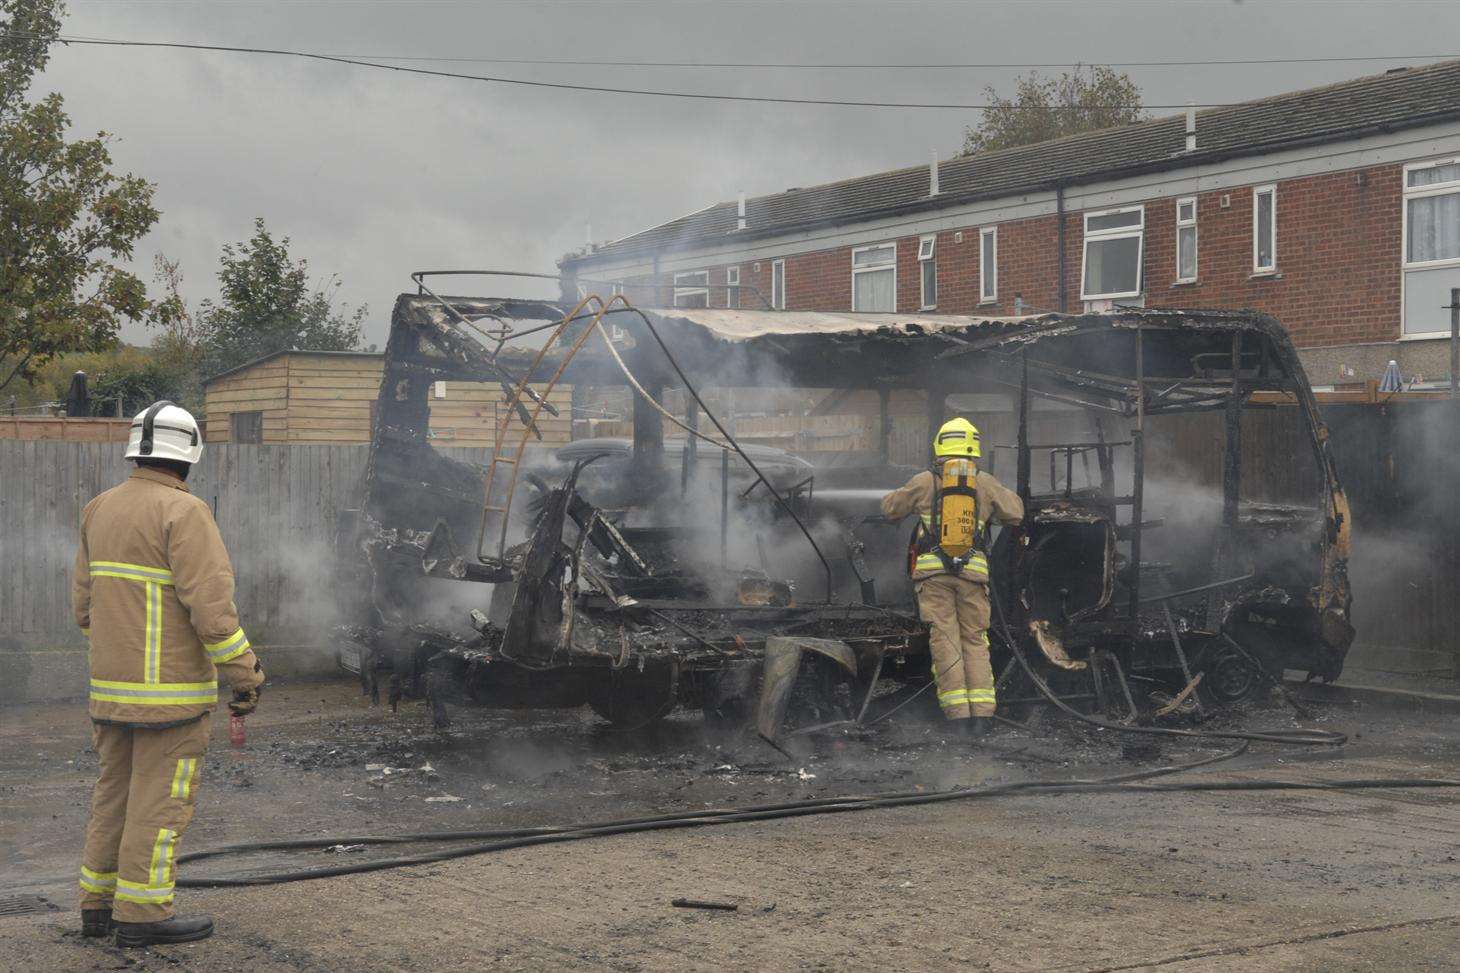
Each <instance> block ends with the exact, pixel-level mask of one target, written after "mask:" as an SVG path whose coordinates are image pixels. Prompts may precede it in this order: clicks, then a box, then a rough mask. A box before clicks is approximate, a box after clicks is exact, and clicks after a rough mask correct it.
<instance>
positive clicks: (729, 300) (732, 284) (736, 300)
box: [725, 267, 740, 307]
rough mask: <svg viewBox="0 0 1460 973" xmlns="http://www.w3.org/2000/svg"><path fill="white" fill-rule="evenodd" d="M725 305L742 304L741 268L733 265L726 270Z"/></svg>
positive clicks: (735, 305) (737, 305)
mask: <svg viewBox="0 0 1460 973" xmlns="http://www.w3.org/2000/svg"><path fill="white" fill-rule="evenodd" d="M725 284H726V287H725V306H726V307H739V306H740V268H739V267H731V268H729V269H728V270H726V271H725Z"/></svg>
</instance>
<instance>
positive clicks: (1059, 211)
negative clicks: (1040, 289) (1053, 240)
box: [1054, 182, 1069, 314]
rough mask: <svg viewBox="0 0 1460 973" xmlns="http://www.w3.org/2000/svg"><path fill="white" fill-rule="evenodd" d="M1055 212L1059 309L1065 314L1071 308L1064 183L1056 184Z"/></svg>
mask: <svg viewBox="0 0 1460 973" xmlns="http://www.w3.org/2000/svg"><path fill="white" fill-rule="evenodd" d="M1054 212H1055V220H1056V221H1057V222H1058V224H1059V225H1058V227H1057V233H1058V237H1059V250H1060V260H1059V263H1060V271H1059V273H1060V289H1059V295H1060V302H1059V309H1060V313H1061V314H1064V313H1066V312H1067V311H1068V310H1069V308H1068V307H1067V306H1066V304H1067V303H1068V295H1067V294H1066V293H1065V292H1066V290H1067V287H1066V285H1065V184H1064V183H1062V182H1057V183H1055V184H1054Z"/></svg>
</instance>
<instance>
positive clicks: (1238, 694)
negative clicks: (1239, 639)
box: [1196, 642, 1266, 706]
mask: <svg viewBox="0 0 1460 973" xmlns="http://www.w3.org/2000/svg"><path fill="white" fill-rule="evenodd" d="M1198 668H1199V671H1200V672H1201V682H1200V683H1198V684H1197V687H1196V690H1197V692H1198V693H1199V694H1200V695H1201V698H1202V701H1203V702H1205V703H1210V704H1215V705H1218V706H1223V705H1227V704H1229V703H1235V702H1238V701H1239V700H1243V699H1249V698H1251V697H1252V696H1255V695H1256V694H1257V691H1258V690H1259V689H1260V688H1261V687H1262V684H1263V683H1264V682H1265V681H1266V675H1265V674H1264V673H1263V671H1262V669H1261V668H1260V667H1259V666H1258V665H1257V663H1256V662H1255V661H1253V659H1252V657H1251V656H1249V655H1247V654H1246V653H1245V652H1239V651H1238V650H1237V649H1234V648H1233V647H1232V646H1230V645H1227V644H1225V643H1222V642H1218V643H1215V644H1213V645H1212V646H1211V647H1210V648H1208V649H1207V651H1206V652H1205V653H1203V655H1202V658H1201V662H1200V664H1199V667H1198Z"/></svg>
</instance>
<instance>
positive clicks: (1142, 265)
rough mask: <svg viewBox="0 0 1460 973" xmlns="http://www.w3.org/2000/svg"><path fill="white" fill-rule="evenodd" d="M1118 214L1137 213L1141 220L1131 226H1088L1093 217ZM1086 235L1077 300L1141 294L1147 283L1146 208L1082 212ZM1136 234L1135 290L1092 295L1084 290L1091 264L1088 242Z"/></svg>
mask: <svg viewBox="0 0 1460 973" xmlns="http://www.w3.org/2000/svg"><path fill="white" fill-rule="evenodd" d="M1117 213H1139V214H1140V217H1141V220H1140V222H1139V223H1137V224H1135V225H1134V226H1118V227H1115V228H1114V229H1110V230H1094V231H1092V230H1091V229H1090V220H1091V219H1092V218H1093V217H1096V216H1114V215H1116V214H1117ZM1084 227H1085V235H1084V239H1083V240H1082V241H1081V243H1080V300H1082V301H1100V300H1109V299H1113V298H1120V297H1140V296H1141V295H1142V294H1143V293H1145V291H1144V288H1145V286H1146V207H1145V205H1144V204H1142V205H1140V206H1117V207H1114V208H1113V209H1100V210H1093V211H1091V212H1089V213H1086V214H1085V222H1084ZM1130 237H1135V238H1136V239H1137V240H1139V241H1140V242H1139V244H1138V245H1137V247H1136V289H1135V290H1133V291H1120V292H1118V293H1111V294H1092V293H1090V292H1089V291H1087V290H1086V289H1085V282H1086V280H1087V272H1088V271H1089V264H1090V244H1091V242H1092V241H1093V242H1095V243H1099V242H1101V241H1103V240H1124V239H1128V238H1130Z"/></svg>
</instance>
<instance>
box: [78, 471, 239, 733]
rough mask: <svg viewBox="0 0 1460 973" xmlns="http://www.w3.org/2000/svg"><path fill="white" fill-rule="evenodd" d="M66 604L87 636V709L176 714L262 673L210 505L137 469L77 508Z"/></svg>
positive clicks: (153, 717) (142, 717)
mask: <svg viewBox="0 0 1460 973" xmlns="http://www.w3.org/2000/svg"><path fill="white" fill-rule="evenodd" d="M73 578H74V580H73V582H72V586H71V587H72V590H71V601H72V607H73V609H74V610H75V614H76V624H78V625H80V626H81V631H82V632H83V633H85V634H86V635H87V636H88V637H89V638H90V640H91V717H92V719H94V720H102V721H106V722H112V723H129V724H154V723H177V722H181V721H186V720H188V719H191V718H195V717H197V716H200V715H202V714H203V713H206V712H208V711H209V710H212V709H214V708H215V707H216V706H217V704H218V673H219V671H220V670H221V671H222V673H223V675H224V677H225V678H226V679H227V681H228V683H229V685H230V686H231V687H232V688H233V689H252V688H254V687H255V686H258V685H259V684H260V683H262V682H263V681H264V676H263V672H262V671H260V670H259V668H258V665H257V659H255V658H254V654H253V651H252V649H251V648H250V647H249V644H248V636H246V635H244V634H243V628H242V627H241V626H240V625H239V623H238V609H236V608H235V607H234V605H233V566H232V565H231V564H229V562H228V551H227V550H226V549H225V548H224V547H223V538H222V536H220V535H219V533H218V525H217V524H215V523H214V522H213V514H212V512H211V511H210V510H209V509H208V505H207V504H206V503H204V502H203V501H202V500H200V499H198V498H197V497H195V496H193V495H192V494H191V493H189V492H188V488H187V486H186V485H184V483H183V482H182V481H181V480H179V479H177V478H176V477H174V476H171V475H169V474H167V473H164V472H162V471H161V470H153V469H145V468H138V469H137V470H136V471H134V472H133V473H132V475H131V476H130V477H128V478H127V479H126V480H124V481H123V482H122V483H121V484H120V485H118V486H115V487H113V488H112V489H110V490H108V491H106V492H105V493H103V494H101V495H100V496H98V497H96V498H95V499H93V500H92V501H91V502H90V503H88V504H87V505H86V509H85V510H83V511H82V512H81V547H80V550H78V551H77V552H76V568H75V572H74V575H73Z"/></svg>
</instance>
